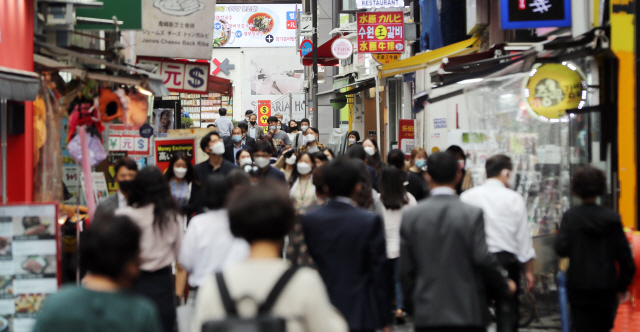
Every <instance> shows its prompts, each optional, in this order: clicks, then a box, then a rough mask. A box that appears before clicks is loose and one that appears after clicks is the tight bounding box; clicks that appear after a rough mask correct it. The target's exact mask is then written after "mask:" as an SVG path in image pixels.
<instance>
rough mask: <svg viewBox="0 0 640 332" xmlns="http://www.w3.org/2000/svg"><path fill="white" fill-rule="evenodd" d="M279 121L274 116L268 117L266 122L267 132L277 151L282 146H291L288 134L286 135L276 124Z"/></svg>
mask: <svg viewBox="0 0 640 332" xmlns="http://www.w3.org/2000/svg"><path fill="white" fill-rule="evenodd" d="M279 121H280V120H278V118H277V117H275V116H272V117H269V119H268V120H267V123H268V124H269V134H270V135H271V138H272V139H273V144H274V145H275V147H276V149H277V150H278V151H280V150H281V149H282V148H287V147H291V141H290V140H289V135H287V133H286V132H284V131H283V130H280V126H279V125H278V123H279Z"/></svg>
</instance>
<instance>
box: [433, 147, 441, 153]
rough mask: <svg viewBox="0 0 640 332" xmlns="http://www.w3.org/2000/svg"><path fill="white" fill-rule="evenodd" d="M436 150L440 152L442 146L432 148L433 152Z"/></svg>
mask: <svg viewBox="0 0 640 332" xmlns="http://www.w3.org/2000/svg"><path fill="white" fill-rule="evenodd" d="M436 152H440V148H439V147H437V146H434V147H433V148H432V149H431V153H436Z"/></svg>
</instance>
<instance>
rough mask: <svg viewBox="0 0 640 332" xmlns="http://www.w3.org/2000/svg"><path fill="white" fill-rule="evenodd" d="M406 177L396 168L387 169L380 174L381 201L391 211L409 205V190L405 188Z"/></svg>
mask: <svg viewBox="0 0 640 332" xmlns="http://www.w3.org/2000/svg"><path fill="white" fill-rule="evenodd" d="M406 180H407V179H406V175H405V173H404V172H402V171H400V170H399V169H397V168H396V167H385V168H383V169H382V171H381V172H380V180H379V184H378V188H380V200H381V201H382V204H383V205H384V207H386V208H387V209H389V210H399V209H401V208H402V207H403V206H404V205H406V204H408V203H409V199H408V198H407V189H406V188H405V187H404V182H405V181H406Z"/></svg>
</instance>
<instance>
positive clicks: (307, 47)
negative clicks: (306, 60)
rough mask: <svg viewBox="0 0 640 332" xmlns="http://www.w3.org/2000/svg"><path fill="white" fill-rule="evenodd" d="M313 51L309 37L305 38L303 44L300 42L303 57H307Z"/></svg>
mask: <svg viewBox="0 0 640 332" xmlns="http://www.w3.org/2000/svg"><path fill="white" fill-rule="evenodd" d="M311 52H313V44H312V43H311V41H310V40H309V39H305V40H303V41H302V44H300V55H302V57H305V56H306V55H307V54H309V53H311Z"/></svg>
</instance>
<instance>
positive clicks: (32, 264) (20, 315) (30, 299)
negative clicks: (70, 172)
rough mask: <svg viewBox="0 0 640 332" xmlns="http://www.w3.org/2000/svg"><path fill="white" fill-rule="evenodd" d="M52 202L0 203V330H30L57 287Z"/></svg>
mask: <svg viewBox="0 0 640 332" xmlns="http://www.w3.org/2000/svg"><path fill="white" fill-rule="evenodd" d="M57 213H58V211H57V206H56V205H55V204H34V205H3V206H0V331H10V332H31V330H32V329H33V325H34V324H35V317H36V313H37V312H38V310H40V308H41V306H42V303H43V302H44V300H45V299H46V298H47V296H48V295H50V294H52V293H55V292H56V291H57V290H58V277H57V276H58V261H57V253H58V250H57V248H58V246H57V242H56V230H57V227H56V221H57Z"/></svg>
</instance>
